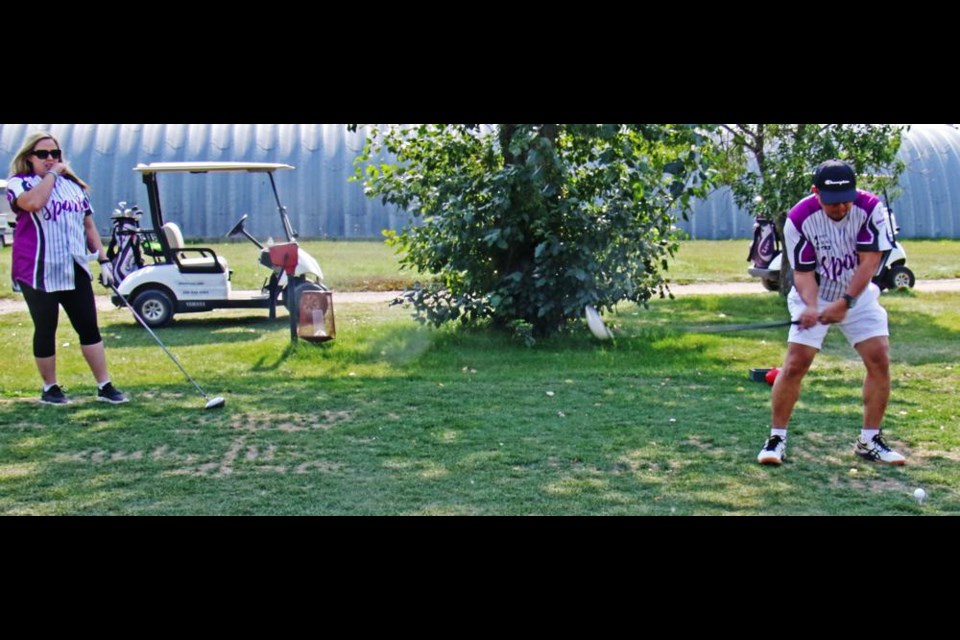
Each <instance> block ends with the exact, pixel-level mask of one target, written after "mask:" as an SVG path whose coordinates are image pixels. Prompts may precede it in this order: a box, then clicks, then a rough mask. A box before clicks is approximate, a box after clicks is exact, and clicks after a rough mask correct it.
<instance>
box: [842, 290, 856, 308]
mask: <svg viewBox="0 0 960 640" xmlns="http://www.w3.org/2000/svg"><path fill="white" fill-rule="evenodd" d="M843 301H844V302H846V303H847V309H853V307H854V305H855V304H857V299H856V298H854V297H853V296H852V295H850V294H849V293H845V294H843Z"/></svg>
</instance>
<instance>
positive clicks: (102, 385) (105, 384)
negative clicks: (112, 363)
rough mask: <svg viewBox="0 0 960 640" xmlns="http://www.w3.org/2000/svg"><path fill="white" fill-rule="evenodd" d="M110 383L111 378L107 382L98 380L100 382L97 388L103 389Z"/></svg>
mask: <svg viewBox="0 0 960 640" xmlns="http://www.w3.org/2000/svg"><path fill="white" fill-rule="evenodd" d="M108 384H110V380H109V379H108V380H107V381H106V382H98V383H97V390H98V391H103V388H104V387H105V386H107V385H108Z"/></svg>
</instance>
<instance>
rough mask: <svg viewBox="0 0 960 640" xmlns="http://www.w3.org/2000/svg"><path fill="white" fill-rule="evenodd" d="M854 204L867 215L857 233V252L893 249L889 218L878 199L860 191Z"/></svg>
mask: <svg viewBox="0 0 960 640" xmlns="http://www.w3.org/2000/svg"><path fill="white" fill-rule="evenodd" d="M854 204H855V205H856V206H858V207H860V208H861V209H863V210H864V211H865V212H866V214H867V215H866V218H865V219H864V221H863V224H862V225H860V229H859V230H858V231H857V251H889V250H890V249H892V248H893V247H895V246H896V242H895V241H894V239H893V228H892V225H891V223H890V216H889V214H888V213H887V207H886V206H884V204H883V203H882V202H881V201H880V198H878V197H877V196H875V195H873V194H872V193H867V192H865V191H861V192H859V193H858V194H857V201H856V202H855V203H854Z"/></svg>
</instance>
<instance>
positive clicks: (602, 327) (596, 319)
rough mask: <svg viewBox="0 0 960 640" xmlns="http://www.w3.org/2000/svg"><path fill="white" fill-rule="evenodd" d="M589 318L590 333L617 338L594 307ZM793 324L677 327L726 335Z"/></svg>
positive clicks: (585, 311)
mask: <svg viewBox="0 0 960 640" xmlns="http://www.w3.org/2000/svg"><path fill="white" fill-rule="evenodd" d="M584 313H585V314H586V316H587V326H588V327H589V328H590V333H592V334H593V335H594V337H596V338H598V339H600V340H611V339H613V338H615V337H617V336H615V335H614V333H613V331H611V330H610V328H609V327H607V325H606V324H604V322H603V318H601V317H600V313H599V312H598V311H597V310H596V308H595V307H594V306H593V305H590V304H588V305H587V306H586V307H585V308H584ZM792 324H800V322H799V321H798V320H777V321H774V322H751V323H748V324H715V325H702V326H690V327H677V329H679V330H680V331H690V332H700V333H725V332H727V331H750V330H752V329H772V328H774V327H789V326H790V325H792ZM623 337H636V336H623Z"/></svg>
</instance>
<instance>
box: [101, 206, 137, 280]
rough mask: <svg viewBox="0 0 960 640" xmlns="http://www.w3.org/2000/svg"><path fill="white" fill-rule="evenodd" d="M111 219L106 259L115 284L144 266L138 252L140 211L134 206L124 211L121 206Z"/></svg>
mask: <svg viewBox="0 0 960 640" xmlns="http://www.w3.org/2000/svg"><path fill="white" fill-rule="evenodd" d="M121 204H125V203H121ZM111 218H112V219H113V229H111V233H110V244H109V246H108V247H107V259H108V260H110V262H111V263H112V264H113V273H114V275H115V276H116V278H117V282H123V279H124V278H126V277H127V276H128V275H130V274H131V273H133V272H134V271H136V270H137V269H140V268H142V267H143V266H144V261H143V253H142V252H141V250H140V240H141V237H140V210H139V209H138V208H137V207H136V206H134V207H133V209H126V210H125V209H123V207H122V206H121V208H120V209H117V210H115V211H114V212H113V215H112V216H111Z"/></svg>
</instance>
